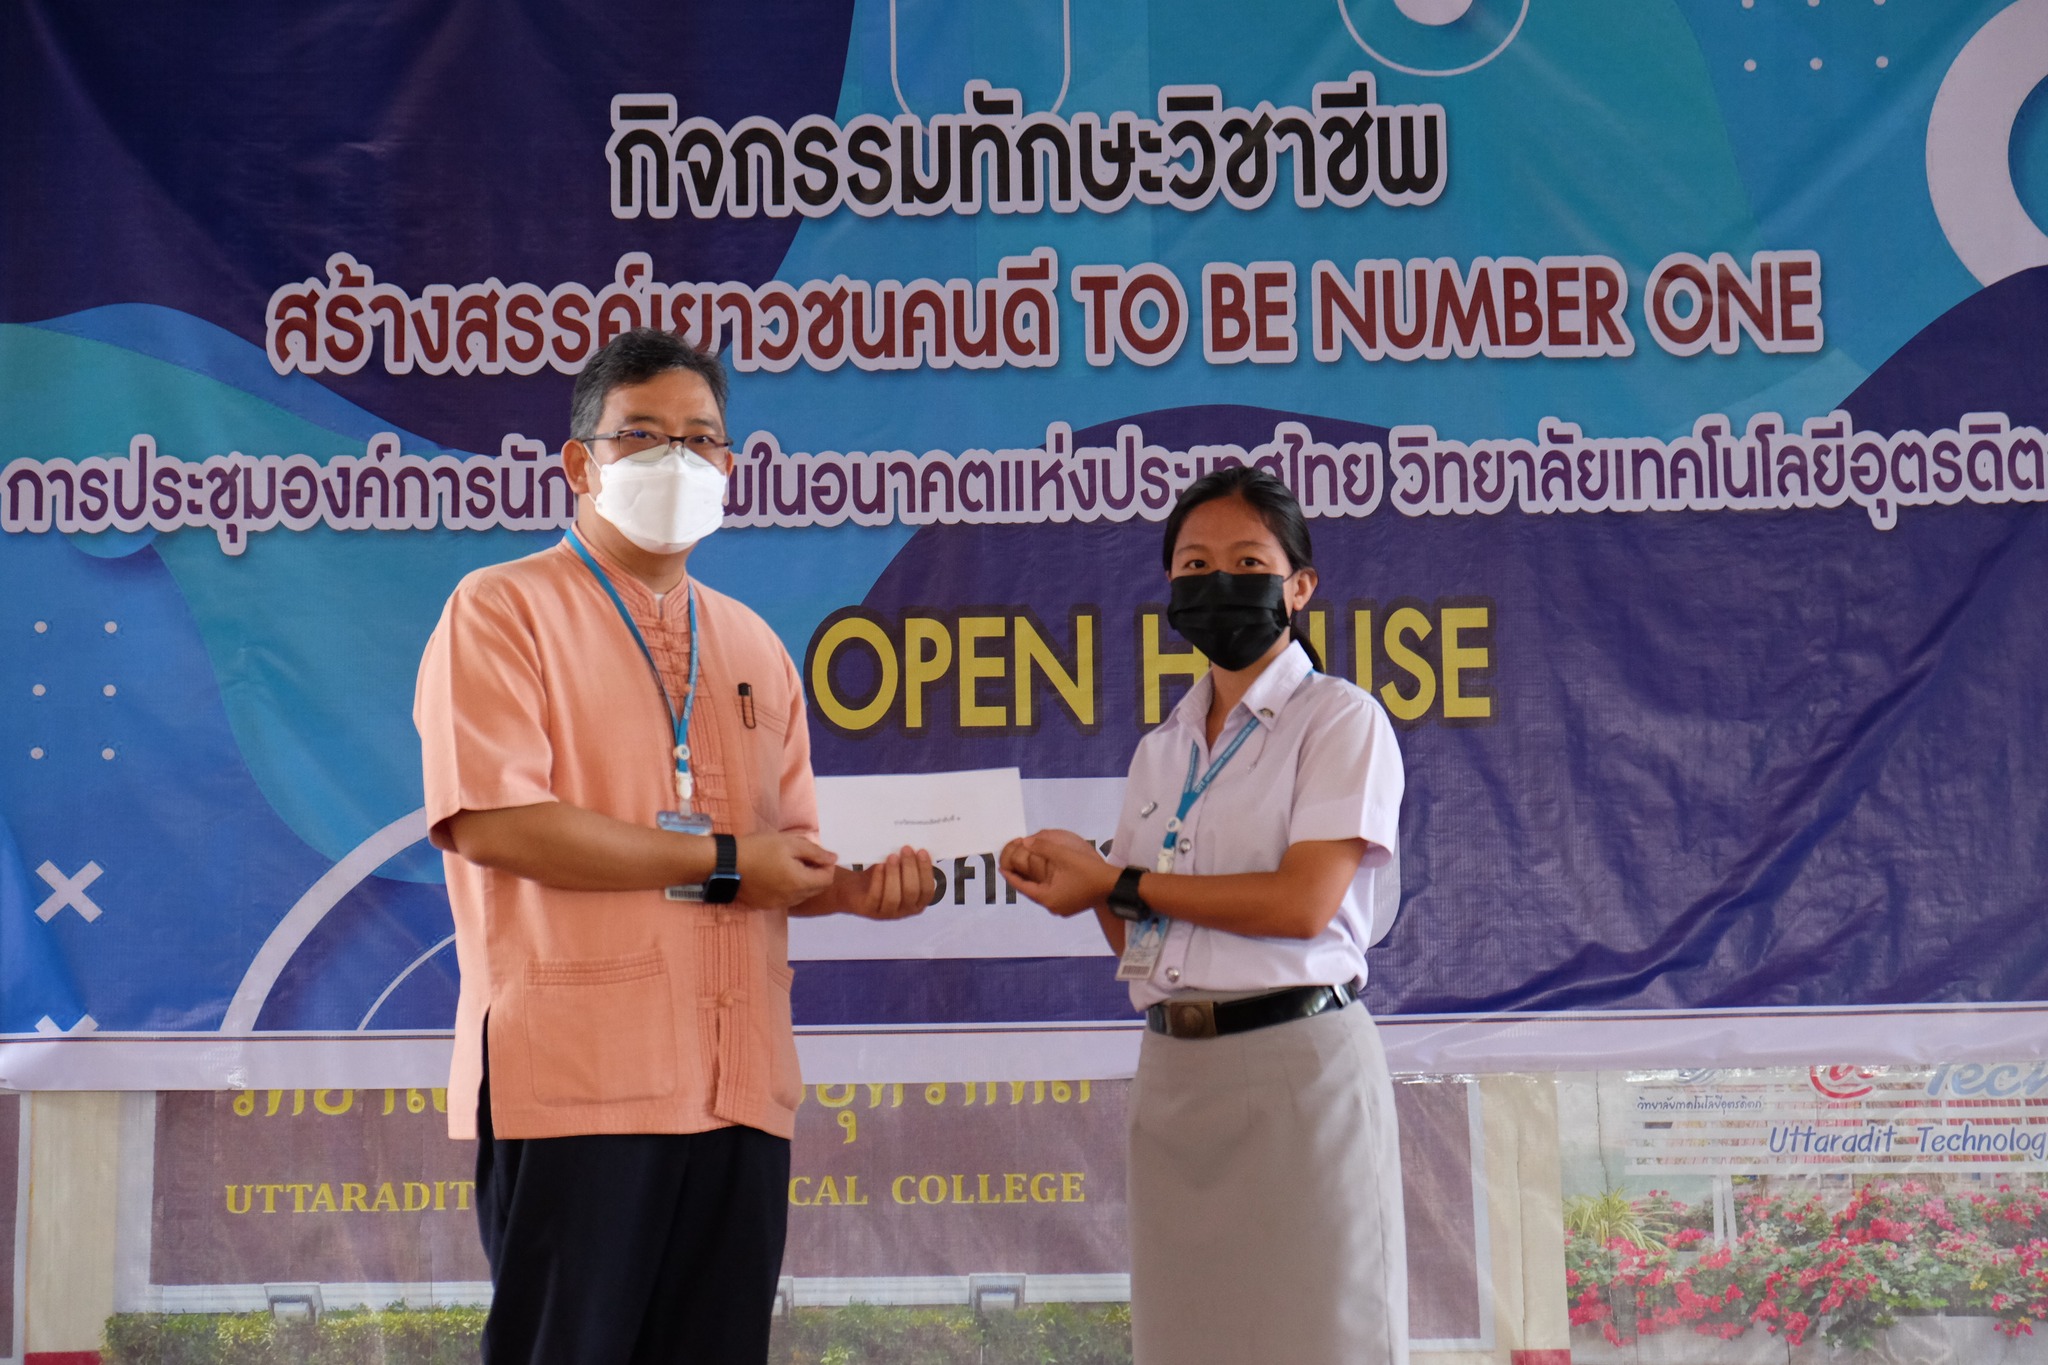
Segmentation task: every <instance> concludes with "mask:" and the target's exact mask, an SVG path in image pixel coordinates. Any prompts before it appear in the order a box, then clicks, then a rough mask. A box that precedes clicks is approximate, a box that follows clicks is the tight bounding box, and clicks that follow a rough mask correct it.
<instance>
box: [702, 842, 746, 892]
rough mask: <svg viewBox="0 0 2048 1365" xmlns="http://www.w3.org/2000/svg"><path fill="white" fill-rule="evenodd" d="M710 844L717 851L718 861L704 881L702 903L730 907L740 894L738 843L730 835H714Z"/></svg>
mask: <svg viewBox="0 0 2048 1365" xmlns="http://www.w3.org/2000/svg"><path fill="white" fill-rule="evenodd" d="M711 842H712V843H713V844H714V845H715V846H716V847H717V849H718V861H717V863H716V865H714V866H713V867H712V869H711V875H710V876H709V877H706V878H705V879H704V903H705V904H706V905H730V904H732V901H733V898H734V897H735V896H738V895H739V893H740V841H739V840H737V839H735V838H733V837H732V836H731V835H730V834H714V835H712V836H711Z"/></svg>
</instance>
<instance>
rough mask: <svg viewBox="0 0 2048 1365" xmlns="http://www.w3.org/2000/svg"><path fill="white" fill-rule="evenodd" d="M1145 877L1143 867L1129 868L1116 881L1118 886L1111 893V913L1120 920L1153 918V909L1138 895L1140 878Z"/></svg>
mask: <svg viewBox="0 0 2048 1365" xmlns="http://www.w3.org/2000/svg"><path fill="white" fill-rule="evenodd" d="M1144 875H1145V869H1144V868H1142V867H1127V868H1125V869H1124V870H1123V871H1122V872H1121V873H1120V874H1118V876H1117V879H1116V886H1115V887H1114V888H1112V889H1111V891H1110V893H1109V913H1110V914H1112V915H1115V916H1116V917H1117V918H1118V919H1127V920H1132V921H1136V920H1141V919H1150V918H1152V907H1151V906H1149V905H1147V904H1145V900H1144V898H1143V897H1142V896H1140V895H1139V894H1138V878H1140V877H1142V876H1144Z"/></svg>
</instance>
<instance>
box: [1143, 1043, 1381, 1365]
mask: <svg viewBox="0 0 2048 1365" xmlns="http://www.w3.org/2000/svg"><path fill="white" fill-rule="evenodd" d="M1400 1151H1401V1148H1400V1134H1399V1131H1398V1129H1397V1127H1396V1125H1395V1119H1394V1092H1393V1085H1392V1082H1391V1081H1390V1080H1389V1078H1388V1075H1387V1061H1386V1054H1385V1053H1384V1052H1382V1051H1381V1049H1380V1041H1379V1032H1378V1030H1377V1029H1376V1028H1374V1026H1373V1022H1372V1016H1371V1015H1369V1014H1367V1013H1366V1011H1365V1007H1364V1006H1363V1005H1356V1004H1354V1005H1351V1006H1348V1007H1346V1008H1344V1009H1341V1010H1331V1011H1328V1012H1326V1013H1323V1014H1319V1015H1316V1016H1315V1017H1314V1018H1310V1019H1302V1020H1297V1021H1294V1022H1292V1023H1286V1024H1278V1025H1275V1026H1273V1027H1272V1028H1263V1029H1254V1030H1252V1031H1251V1032H1249V1033H1235V1034H1230V1035H1228V1036H1225V1037H1222V1038H1205V1039H1183V1038H1168V1037H1165V1036H1163V1035H1160V1034H1155V1033H1150V1032H1148V1033H1147V1034H1146V1035H1145V1039H1144V1044H1143V1047H1142V1048H1141V1050H1140V1052H1139V1055H1138V1079H1137V1083H1136V1086H1135V1089H1134V1091H1133V1094H1132V1100H1131V1150H1130V1217H1131V1341H1132V1356H1133V1360H1134V1365H1203V1363H1204V1362H1214V1365H1247V1363H1248V1362H1257V1361H1273V1362H1284V1365H1396V1363H1397V1362H1405V1361H1407V1359H1408V1253H1407V1239H1406V1235H1405V1232H1404V1229H1403V1225H1402V1216H1401V1169H1400Z"/></svg>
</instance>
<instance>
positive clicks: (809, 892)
mask: <svg viewBox="0 0 2048 1365" xmlns="http://www.w3.org/2000/svg"><path fill="white" fill-rule="evenodd" d="M737 843H738V845H739V850H738V851H739V871H740V896H739V898H740V901H741V903H743V904H746V905H752V906H756V907H758V908H760V909H762V910H787V909H789V908H790V907H791V906H793V905H801V904H802V903H803V902H805V901H807V900H809V899H810V898H811V897H813V896H815V895H817V894H818V893H819V892H820V891H823V890H824V889H825V888H826V887H828V886H830V885H832V868H833V865H834V864H835V863H837V862H838V861H839V855H838V854H836V853H833V852H831V851H829V850H827V849H824V848H821V847H819V846H818V845H817V844H815V843H812V842H811V841H810V840H809V839H806V838H804V837H803V836H802V835H801V834H781V833H777V834H748V835H744V836H742V837H741V838H740V839H739V840H737Z"/></svg>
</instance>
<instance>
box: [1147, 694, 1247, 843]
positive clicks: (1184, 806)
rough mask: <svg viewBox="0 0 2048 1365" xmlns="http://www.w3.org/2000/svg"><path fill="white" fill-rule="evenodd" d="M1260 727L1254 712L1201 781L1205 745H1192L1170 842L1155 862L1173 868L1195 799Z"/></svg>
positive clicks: (1169, 826)
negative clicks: (1198, 778)
mask: <svg viewBox="0 0 2048 1365" xmlns="http://www.w3.org/2000/svg"><path fill="white" fill-rule="evenodd" d="M1258 728H1259V720H1258V717H1257V716H1254V717H1252V718H1251V720H1249V721H1247V722H1246V723H1245V727H1244V729H1242V730H1239V731H1238V732H1237V738H1236V739H1233V740H1231V741H1230V744H1229V746H1228V747H1226V748H1225V749H1224V750H1223V752H1222V753H1221V754H1219V755H1217V757H1216V761H1215V762H1214V763H1211V764H1210V765H1209V771H1208V772H1206V773H1203V774H1202V779H1201V781H1199V782H1197V781H1196V780H1195V773H1196V772H1197V771H1199V769H1200V767H1201V762H1202V747H1201V746H1200V745H1199V744H1190V745H1188V776H1187V780H1186V781H1185V782H1183V783H1182V784H1181V789H1180V809H1179V810H1177V811H1175V812H1174V814H1173V818H1172V819H1171V820H1168V821H1167V822H1166V842H1165V843H1163V844H1161V845H1160V846H1159V859H1158V861H1157V862H1156V863H1155V864H1154V866H1155V867H1156V868H1157V869H1158V870H1159V871H1161V872H1171V871H1173V854H1174V845H1175V844H1177V843H1179V842H1180V826H1181V821H1183V820H1185V819H1187V818H1188V812H1189V811H1191V810H1193V809H1194V808H1195V802H1197V801H1199V800H1201V799H1202V793H1203V792H1205V791H1207V790H1209V784H1210V783H1211V782H1214V781H1215V780H1216V774H1218V773H1220V772H1222V771H1223V766H1224V765H1225V764H1226V763H1228V762H1230V760H1231V759H1232V758H1234V757H1236V755H1237V751H1238V749H1239V748H1241V747H1243V745H1244V742H1245V741H1246V740H1248V739H1250V738H1251V737H1252V731H1254V730H1256V729H1258Z"/></svg>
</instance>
